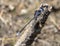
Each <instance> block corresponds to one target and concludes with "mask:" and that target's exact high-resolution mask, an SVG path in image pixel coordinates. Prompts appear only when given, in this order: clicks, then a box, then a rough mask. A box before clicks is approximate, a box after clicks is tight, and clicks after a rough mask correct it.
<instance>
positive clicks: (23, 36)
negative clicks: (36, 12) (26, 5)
mask: <svg viewBox="0 0 60 46" xmlns="http://www.w3.org/2000/svg"><path fill="white" fill-rule="evenodd" d="M47 12H48V11H47ZM49 13H50V12H48V13H46V14H44V15H40V16H39V17H38V19H37V20H36V21H35V19H33V20H32V21H31V22H30V23H29V24H28V25H27V26H26V27H25V28H24V30H23V31H22V32H21V35H20V38H19V39H18V41H17V42H16V44H15V45H14V46H24V43H25V42H26V40H28V39H29V36H31V34H32V33H34V31H35V30H34V26H35V25H36V24H37V22H40V21H41V22H40V24H41V25H42V26H43V25H44V24H45V21H46V19H47V17H48V15H49Z"/></svg>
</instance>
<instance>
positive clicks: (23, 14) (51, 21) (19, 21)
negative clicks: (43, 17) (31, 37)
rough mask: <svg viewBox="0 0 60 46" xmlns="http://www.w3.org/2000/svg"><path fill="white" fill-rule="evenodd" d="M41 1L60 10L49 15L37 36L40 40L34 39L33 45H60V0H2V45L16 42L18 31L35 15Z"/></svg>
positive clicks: (0, 13)
mask: <svg viewBox="0 0 60 46" xmlns="http://www.w3.org/2000/svg"><path fill="white" fill-rule="evenodd" d="M41 3H47V4H49V6H54V7H55V8H56V9H58V10H55V11H54V12H53V13H51V14H50V15H49V17H48V19H47V21H46V24H45V26H44V28H43V29H42V31H41V34H39V35H38V36H37V41H38V42H35V41H34V42H33V44H32V46H60V33H59V32H60V31H59V30H60V0H0V46H13V45H14V44H15V42H16V41H17V39H18V38H19V33H18V32H19V31H20V30H21V29H22V28H23V27H24V25H25V24H26V23H28V22H29V21H30V20H31V19H32V18H33V17H34V12H35V10H36V9H38V8H39V7H40V4H41ZM38 38H41V39H38ZM40 43H41V44H40Z"/></svg>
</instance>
